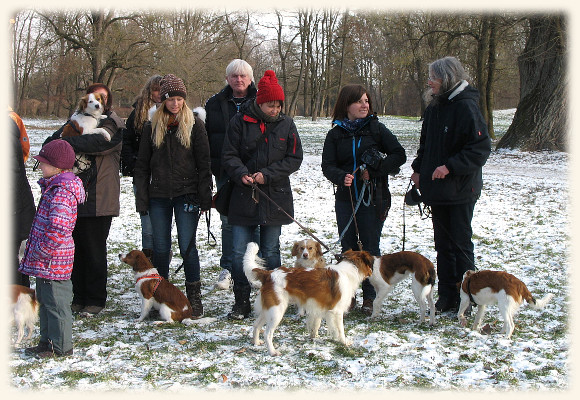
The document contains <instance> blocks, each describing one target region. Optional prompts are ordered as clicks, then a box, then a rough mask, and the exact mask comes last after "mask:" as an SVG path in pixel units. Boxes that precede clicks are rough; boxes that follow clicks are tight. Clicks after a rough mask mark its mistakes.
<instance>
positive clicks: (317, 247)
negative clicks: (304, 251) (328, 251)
mask: <svg viewBox="0 0 580 400" xmlns="http://www.w3.org/2000/svg"><path fill="white" fill-rule="evenodd" d="M314 248H315V249H316V255H317V256H322V246H321V245H320V243H318V242H315V245H314Z"/></svg>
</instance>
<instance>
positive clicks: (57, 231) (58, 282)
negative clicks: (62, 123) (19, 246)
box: [18, 140, 85, 358]
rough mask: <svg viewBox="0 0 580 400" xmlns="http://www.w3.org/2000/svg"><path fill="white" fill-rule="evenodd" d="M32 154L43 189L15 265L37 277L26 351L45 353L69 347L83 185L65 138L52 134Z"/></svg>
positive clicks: (67, 350) (41, 355)
mask: <svg viewBox="0 0 580 400" xmlns="http://www.w3.org/2000/svg"><path fill="white" fill-rule="evenodd" d="M34 158H35V159H37V160H38V161H40V169H41V170H42V178H41V179H40V180H39V181H38V184H39V185H40V187H41V189H42V194H41V197H40V201H39V203H38V208H37V210H36V215H35V217H34V221H33V223H32V228H31V230H30V235H29V237H28V242H27V243H26V249H25V252H24V257H23V258H22V261H21V263H20V268H19V269H18V270H19V271H20V272H21V273H23V274H26V275H29V276H34V277H36V295H37V298H38V301H39V303H40V308H39V321H40V341H39V343H38V345H37V346H34V347H30V348H27V349H26V350H25V354H27V355H33V356H36V357H39V358H45V357H52V356H64V355H70V354H72V352H73V348H72V311H71V302H72V282H71V280H70V277H71V273H72V267H73V262H74V253H75V245H74V241H73V237H72V232H73V229H74V227H75V224H76V220H77V205H78V204H80V203H82V202H84V201H85V190H84V188H83V183H82V181H81V180H80V178H78V177H77V176H76V175H75V174H73V173H72V172H71V169H72V167H73V165H74V162H75V152H74V150H73V148H72V146H71V145H70V144H69V143H68V142H66V141H64V140H53V141H51V142H49V143H47V144H46V145H45V146H44V147H43V148H42V149H41V150H40V153H39V154H38V155H37V156H34Z"/></svg>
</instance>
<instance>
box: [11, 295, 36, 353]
mask: <svg viewBox="0 0 580 400" xmlns="http://www.w3.org/2000/svg"><path fill="white" fill-rule="evenodd" d="M11 296H12V297H11V300H12V316H11V319H12V322H11V323H13V324H14V325H16V328H17V329H18V336H17V338H16V341H15V343H14V344H19V343H20V342H21V341H22V339H24V340H29V339H31V338H32V334H33V333H34V324H36V321H38V306H39V304H38V301H37V300H36V292H35V291H34V289H30V288H28V287H26V286H22V285H12V293H11ZM27 329H28V335H27V336H26V338H24V334H25V333H26V330H27Z"/></svg>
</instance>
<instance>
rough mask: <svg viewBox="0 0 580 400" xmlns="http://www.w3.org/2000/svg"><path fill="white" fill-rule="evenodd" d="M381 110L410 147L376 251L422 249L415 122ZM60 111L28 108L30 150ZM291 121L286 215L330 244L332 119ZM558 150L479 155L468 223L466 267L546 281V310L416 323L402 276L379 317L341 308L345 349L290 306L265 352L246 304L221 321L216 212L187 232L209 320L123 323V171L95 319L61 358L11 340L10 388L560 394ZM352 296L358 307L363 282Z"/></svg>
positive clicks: (505, 115)
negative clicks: (40, 112)
mask: <svg viewBox="0 0 580 400" xmlns="http://www.w3.org/2000/svg"><path fill="white" fill-rule="evenodd" d="M513 112H514V110H506V111H498V112H496V123H495V127H496V130H497V132H498V133H499V134H502V133H504V132H505V130H506V129H507V127H508V126H509V123H510V121H511V118H512V117H513ZM381 120H382V121H383V122H384V123H385V124H386V125H387V126H388V127H389V128H390V129H391V130H392V131H393V132H394V133H395V135H397V137H398V138H399V140H400V142H401V143H402V144H403V146H404V147H405V149H406V150H407V157H408V161H407V163H406V164H405V165H404V166H403V168H402V169H401V173H400V174H399V175H397V176H396V177H394V178H392V179H391V181H390V187H391V192H392V195H393V206H392V208H391V211H390V213H389V217H388V219H387V222H386V224H385V227H384V230H383V236H382V241H381V249H382V250H383V252H384V253H390V252H395V251H400V250H402V246H403V224H405V243H404V245H405V249H406V250H412V251H417V252H419V253H421V254H423V255H425V256H427V257H428V258H430V259H431V260H433V261H435V251H434V248H433V240H432V227H431V221H430V220H424V219H421V218H420V215H419V213H418V210H417V208H416V207H407V206H404V204H403V195H404V193H405V191H406V190H407V186H408V183H409V176H410V174H411V168H410V163H411V161H412V160H413V158H414V155H415V152H416V149H417V144H418V135H419V130H420V126H421V123H420V122H419V121H417V120H416V119H407V118H398V117H381ZM62 122H63V121H54V120H51V121H49V120H25V123H26V125H27V127H28V131H29V134H30V136H31V144H32V153H33V154H37V152H38V150H39V148H40V146H41V143H42V141H43V140H44V138H45V137H46V136H47V135H48V134H49V133H51V132H52V131H54V130H55V129H56V128H57V127H58V126H60V124H61V123H62ZM296 124H297V126H298V130H299V134H300V135H301V138H302V140H303V145H304V150H305V157H304V162H303V164H302V167H301V168H300V170H299V171H298V172H297V173H295V174H294V175H293V176H292V184H293V190H294V196H295V211H296V212H295V217H296V219H297V220H298V221H300V222H301V223H302V224H303V225H305V226H307V227H309V228H310V229H312V231H313V232H314V233H315V235H316V236H317V237H319V238H320V239H321V240H322V241H324V242H325V243H327V244H328V245H329V246H331V247H333V250H336V251H338V250H339V249H338V247H335V246H334V243H335V242H336V240H337V239H338V233H337V229H336V224H335V221H334V207H333V189H332V187H331V185H330V183H329V182H328V181H327V180H326V179H325V178H324V177H323V175H322V172H321V169H320V159H321V153H322V143H323V141H324V137H325V134H326V132H327V131H328V129H329V128H330V120H328V119H320V120H318V121H316V122H312V121H310V120H308V119H304V118H296ZM568 163H569V160H568V155H567V154H565V153H558V152H537V153H523V152H520V151H515V150H502V151H495V150H494V151H493V153H492V155H491V156H490V158H489V161H488V162H487V164H486V166H485V167H484V190H483V194H482V196H481V199H480V200H479V202H478V203H477V205H476V209H475V217H474V221H473V228H474V242H475V249H476V258H477V261H476V263H477V267H478V268H479V269H494V270H504V271H507V272H510V273H512V274H514V275H516V276H518V277H519V278H520V279H521V280H523V281H524V282H525V283H526V284H527V285H528V287H529V288H530V290H531V292H532V293H533V294H534V295H535V296H537V297H543V296H544V295H545V294H547V293H553V294H554V299H553V300H552V302H551V303H550V304H548V306H547V308H546V309H545V310H544V311H543V312H541V311H535V310H532V309H531V308H529V307H527V306H525V305H524V306H523V307H522V308H521V309H520V312H519V313H518V315H517V316H516V329H515V333H514V335H513V337H512V339H511V340H506V339H504V338H503V337H502V336H500V335H499V330H500V329H501V326H502V324H503V322H502V321H501V318H500V316H499V315H498V312H497V308H496V307H490V308H489V310H488V312H487V314H486V318H485V320H484V324H488V326H487V329H486V330H485V333H479V332H472V331H470V330H469V329H466V328H463V327H461V326H460V325H459V324H458V323H457V321H456V317H455V316H454V315H452V314H442V315H438V316H437V325H436V326H435V327H434V328H429V327H427V326H424V325H423V326H419V325H418V324H417V322H416V320H417V312H418V306H417V304H416V303H415V300H414V298H413V296H412V293H411V290H410V284H409V282H408V281H406V282H404V283H402V284H400V285H399V286H397V287H396V288H395V290H394V291H393V292H392V293H391V295H390V297H388V298H387V300H386V301H385V304H384V305H383V309H382V313H381V315H380V318H379V319H378V320H374V321H373V320H370V319H369V318H367V317H366V316H364V315H363V314H362V313H360V312H359V311H353V312H351V313H350V314H348V315H346V316H345V330H346V334H347V336H348V337H350V338H351V339H352V340H353V345H352V346H351V347H345V346H343V345H341V344H338V343H336V342H333V341H331V340H329V339H328V338H327V335H326V333H327V332H326V327H325V326H324V324H323V327H322V328H321V336H320V338H318V339H316V340H314V341H312V340H310V339H308V336H307V334H306V330H305V324H304V321H303V320H301V319H299V318H297V317H296V316H295V308H292V307H291V308H290V309H289V311H288V312H287V314H286V318H285V319H284V320H283V322H282V324H281V325H280V327H279V328H278V330H277V331H276V333H275V336H274V340H275V343H276V345H277V346H278V347H279V350H280V351H281V352H282V356H280V357H270V356H269V355H268V354H267V351H266V349H265V348H264V347H263V346H262V347H254V346H253V345H252V343H251V340H250V334H251V328H252V323H253V321H254V318H253V316H252V317H250V318H249V319H247V320H244V321H240V322H232V321H229V320H227V318H226V314H227V313H228V311H230V309H231V306H232V304H233V293H232V292H231V290H229V291H212V285H213V283H214V281H215V279H216V278H217V275H218V274H219V272H220V268H219V256H220V234H219V233H220V223H219V217H218V215H217V214H216V212H215V211H214V212H213V213H212V214H211V215H212V218H211V231H212V232H213V233H214V234H215V235H216V238H217V241H218V245H217V247H212V246H211V245H210V243H208V237H207V229H206V228H205V225H204V224H203V223H201V224H200V228H199V230H198V248H199V251H200V258H201V263H202V281H203V290H202V293H203V302H204V307H205V317H206V318H205V319H204V320H203V321H202V323H200V324H198V325H195V326H191V327H187V326H184V325H181V324H165V325H157V324H155V323H154V322H153V321H152V320H145V321H144V322H140V323H137V322H135V319H136V318H137V317H138V313H139V300H138V297H137V294H136V293H135V290H134V287H133V277H132V273H131V271H130V269H129V267H127V266H126V265H121V263H120V262H119V261H118V258H117V254H119V253H121V252H126V251H129V250H132V249H135V248H141V244H140V240H141V239H140V224H139V218H138V215H137V214H136V213H135V212H134V196H133V192H132V185H131V179H130V178H122V180H121V185H122V189H121V190H122V194H121V215H120V216H119V217H118V218H114V220H113V226H112V229H111V234H110V236H109V250H108V254H109V281H108V293H109V298H108V303H107V308H106V309H105V310H104V311H103V312H102V313H101V314H100V315H98V316H96V317H93V318H82V317H78V316H77V317H76V319H75V321H74V331H73V340H74V345H75V354H74V356H72V357H69V358H64V359H53V360H43V361H38V360H35V359H33V358H30V357H27V356H25V355H24V350H23V348H24V347H25V346H27V345H31V344H34V343H35V341H33V342H32V343H26V344H24V345H23V346H21V347H19V348H13V349H12V352H11V354H10V355H9V367H10V376H9V382H10V385H11V387H12V388H15V389H16V390H18V391H21V390H24V389H33V391H36V390H42V391H46V390H50V391H61V390H64V391H67V392H68V390H82V391H103V390H107V391H109V390H110V391H117V390H122V391H123V393H127V394H131V393H133V394H134V393H140V392H141V391H143V390H152V389H163V390H164V391H170V392H172V393H181V392H189V391H193V390H198V389H201V390H202V392H198V394H203V393H206V394H207V393H212V394H216V393H217V394H219V393H221V392H224V391H225V392H226V393H227V391H228V390H231V389H260V390H284V391H285V390H298V389H308V390H314V391H321V392H322V391H328V390H335V389H339V390H341V391H342V393H348V391H350V390H357V392H355V393H360V391H358V390H361V389H364V390H376V389H379V390H386V389H395V390H397V391H403V390H414V391H416V390H417V389H429V390H432V391H436V392H442V391H448V390H451V391H455V392H457V391H460V390H466V389H467V390H478V391H492V392H497V393H504V392H510V393H514V394H515V393H520V394H521V393H522V391H527V390H530V389H531V390H539V391H541V392H546V391H548V392H550V393H551V394H552V395H553V394H565V393H567V392H568V391H569V390H570V389H571V386H572V385H571V381H572V378H571V371H570V369H571V361H570V346H571V336H570V334H569V327H570V324H571V322H570V320H571V319H570V313H571V305H570V299H569V288H570V284H569V282H570V268H569V263H568V256H569V254H570V232H569V229H570V226H569V218H570V206H569V191H568V187H569V186H568ZM29 167H30V170H29V177H30V180H31V184H32V187H33V190H34V193H35V198H36V199H37V200H38V197H39V189H38V185H36V184H35V182H36V180H37V179H38V178H39V176H40V175H39V172H40V171H38V172H32V170H31V167H32V161H29ZM174 234H175V232H174ZM304 237H306V234H304V233H303V232H301V231H300V228H299V227H298V226H297V225H296V224H292V225H288V226H285V227H284V228H283V230H282V236H281V248H282V257H283V262H284V263H288V264H290V263H291V262H292V260H291V256H290V248H291V246H292V243H293V242H294V241H295V240H297V239H299V238H304ZM174 252H175V256H174V257H173V261H172V271H174V270H175V269H176V268H177V267H178V266H179V265H180V263H181V259H180V257H179V255H178V252H177V249H176V245H174ZM328 261H331V260H330V256H329V257H328ZM182 274H183V272H180V273H178V274H173V276H171V280H172V281H173V282H174V283H175V284H177V285H178V286H179V287H181V288H182V289H184V285H183V284H184V282H183V281H184V277H183V275H182ZM358 301H359V305H360V302H361V293H360V291H359V295H358ZM204 322H205V323H204ZM470 322H471V320H470ZM14 336H15V333H14V332H12V337H14ZM236 393H237V392H236ZM372 393H374V394H377V393H381V392H380V391H379V392H376V391H373V392H372Z"/></svg>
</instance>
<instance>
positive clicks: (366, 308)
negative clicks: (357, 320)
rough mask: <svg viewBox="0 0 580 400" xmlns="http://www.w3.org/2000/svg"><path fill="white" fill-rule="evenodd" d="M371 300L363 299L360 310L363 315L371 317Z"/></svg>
mask: <svg viewBox="0 0 580 400" xmlns="http://www.w3.org/2000/svg"><path fill="white" fill-rule="evenodd" d="M373 301H374V300H373V299H363V303H362V307H361V308H360V310H361V311H362V313H363V314H365V315H371V314H372V313H373Z"/></svg>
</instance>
